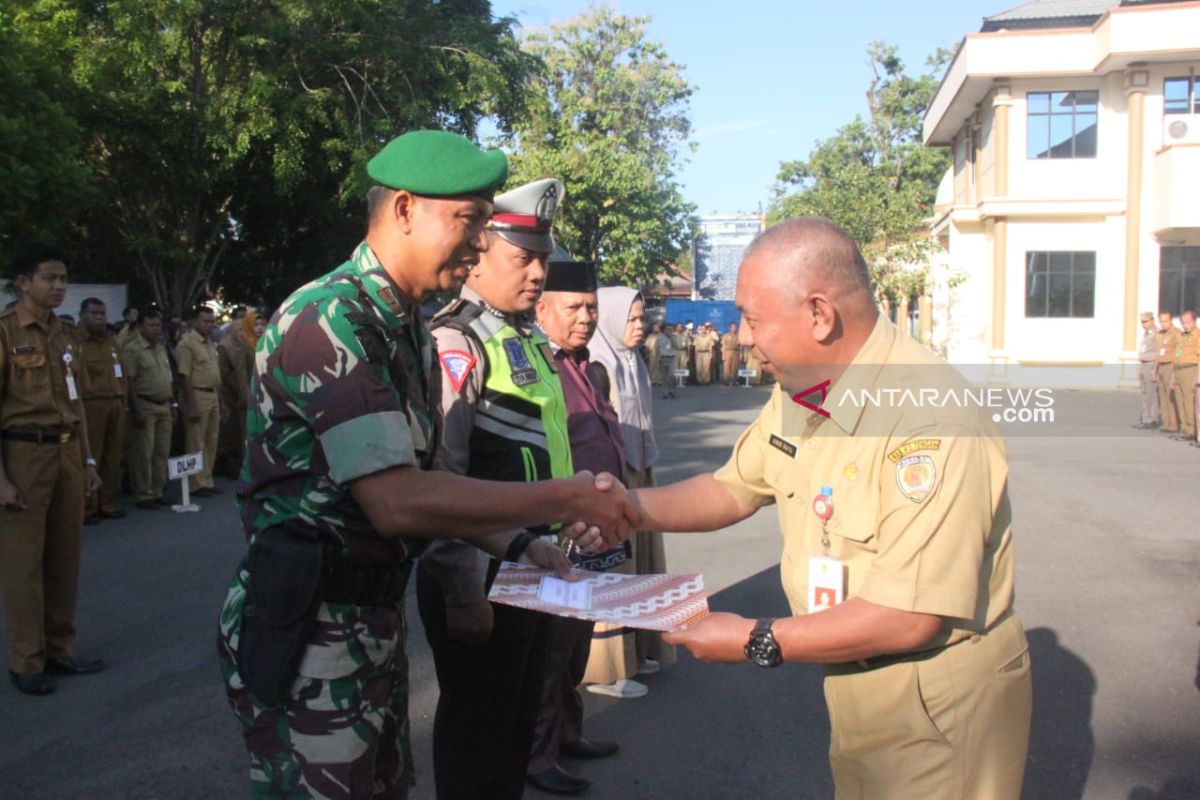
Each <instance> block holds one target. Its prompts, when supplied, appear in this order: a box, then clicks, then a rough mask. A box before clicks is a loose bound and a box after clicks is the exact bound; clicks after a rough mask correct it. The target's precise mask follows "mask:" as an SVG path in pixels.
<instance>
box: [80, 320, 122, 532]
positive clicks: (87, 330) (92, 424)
mask: <svg viewBox="0 0 1200 800" xmlns="http://www.w3.org/2000/svg"><path fill="white" fill-rule="evenodd" d="M79 322H80V326H79V330H78V337H77V345H78V353H79V361H80V364H81V367H82V371H83V372H85V373H87V383H88V388H87V389H86V390H84V392H83V407H84V410H85V411H86V413H87V426H88V443H89V444H90V445H91V447H92V455H93V456H94V457H95V459H96V462H97V471H98V472H99V474H100V480H101V481H103V483H104V485H103V486H102V487H101V489H100V491H99V492H93V493H92V494H90V495H88V498H87V505H86V509H85V515H84V518H83V524H84V525H91V524H93V523H96V522H99V521H100V519H101V518H105V519H119V518H121V517H123V516H125V512H124V511H121V510H120V509H119V508H117V490H118V489H120V487H121V456H122V454H123V453H124V452H125V394H126V388H125V373H124V369H123V367H122V366H121V357H120V356H119V355H118V354H117V342H116V339H115V337H114V336H113V334H112V333H111V332H110V331H109V329H108V309H107V308H106V307H105V305H104V302H103V301H102V300H97V299H96V298H95V297H89V298H87V299H86V300H84V301H83V303H82V305H80V307H79Z"/></svg>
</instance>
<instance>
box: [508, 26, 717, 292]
mask: <svg viewBox="0 0 1200 800" xmlns="http://www.w3.org/2000/svg"><path fill="white" fill-rule="evenodd" d="M648 22H649V18H647V17H626V16H621V15H619V14H616V13H615V12H614V11H612V10H611V9H609V8H606V7H600V8H595V7H594V8H591V9H589V10H588V11H587V12H585V13H584V14H582V15H580V16H579V17H576V18H575V19H572V20H570V21H568V22H565V23H562V24H557V25H554V26H553V27H551V28H550V30H549V31H544V32H535V33H533V34H530V35H529V36H528V37H527V38H526V39H525V41H524V46H525V48H526V50H527V51H528V52H529V53H531V54H533V55H535V56H537V57H538V58H539V59H540V60H541V61H542V62H543V63H544V67H543V68H542V69H541V71H540V72H539V73H538V75H537V77H536V78H535V80H534V95H533V98H532V99H531V100H530V107H529V113H528V114H527V115H526V116H523V117H520V118H518V119H516V120H515V121H514V124H513V135H512V136H511V137H510V138H509V140H508V141H509V144H510V146H511V147H512V148H513V150H514V157H513V167H514V168H513V177H512V178H510V181H509V182H510V185H513V184H517V183H520V182H524V181H529V180H535V179H537V178H543V177H549V176H553V177H556V178H558V179H560V180H562V181H563V183H565V184H566V186H567V198H566V202H565V203H564V204H563V208H562V210H561V211H560V212H559V213H560V218H559V220H558V222H557V223H556V227H555V230H556V232H557V236H558V238H559V239H560V240H561V242H562V243H563V244H564V245H565V246H566V247H567V248H568V249H569V250H571V251H572V252H573V253H574V254H575V255H576V257H578V258H585V259H589V260H593V261H595V262H596V263H597V266H598V269H599V272H600V276H601V277H602V278H604V279H606V280H613V281H620V282H623V283H629V284H635V285H636V284H639V283H643V282H650V281H653V280H654V278H655V276H656V275H657V274H658V273H660V272H661V271H662V270H664V269H666V268H668V265H669V264H670V263H671V262H673V261H675V260H676V259H677V258H678V257H679V255H680V253H682V252H685V251H686V250H687V248H688V246H689V243H690V242H691V239H692V237H693V234H694V231H695V229H696V224H697V223H696V220H695V216H694V215H695V210H696V209H695V206H693V205H692V204H690V203H688V202H686V201H685V200H684V199H683V196H682V193H681V191H680V187H679V184H678V182H677V181H676V179H675V176H676V170H677V168H678V166H679V163H680V159H681V158H682V151H684V150H685V149H687V140H688V136H689V135H690V131H691V123H690V121H689V120H688V117H687V112H688V102H689V98H690V97H691V94H692V91H693V87H692V86H691V85H690V84H689V83H688V82H687V80H686V79H685V78H684V75H683V68H682V67H681V66H680V65H678V64H676V63H674V62H672V61H671V60H670V58H669V57H668V56H667V53H666V51H665V49H664V48H663V46H662V45H661V44H660V43H658V42H654V41H650V40H648V39H647V38H646V33H645V26H646V24H647V23H648Z"/></svg>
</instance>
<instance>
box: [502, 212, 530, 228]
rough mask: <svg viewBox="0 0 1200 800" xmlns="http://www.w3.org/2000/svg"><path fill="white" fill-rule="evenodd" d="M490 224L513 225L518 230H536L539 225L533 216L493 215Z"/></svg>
mask: <svg viewBox="0 0 1200 800" xmlns="http://www.w3.org/2000/svg"><path fill="white" fill-rule="evenodd" d="M492 222H494V223H497V224H499V225H515V226H517V227H519V228H538V227H541V223H540V222H539V221H538V218H537V217H535V216H534V215H533V214H493V215H492Z"/></svg>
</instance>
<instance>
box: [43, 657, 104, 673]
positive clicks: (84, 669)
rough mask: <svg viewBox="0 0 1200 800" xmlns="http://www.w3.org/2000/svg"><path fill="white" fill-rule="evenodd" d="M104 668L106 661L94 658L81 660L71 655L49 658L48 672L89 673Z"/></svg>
mask: <svg viewBox="0 0 1200 800" xmlns="http://www.w3.org/2000/svg"><path fill="white" fill-rule="evenodd" d="M102 669H104V661H103V660H101V659H99V658H93V659H91V660H90V661H80V660H78V659H74V658H71V657H69V656H68V657H66V658H47V659H46V672H48V673H50V674H51V675H89V674H91V673H93V672H99V671H100V670H102Z"/></svg>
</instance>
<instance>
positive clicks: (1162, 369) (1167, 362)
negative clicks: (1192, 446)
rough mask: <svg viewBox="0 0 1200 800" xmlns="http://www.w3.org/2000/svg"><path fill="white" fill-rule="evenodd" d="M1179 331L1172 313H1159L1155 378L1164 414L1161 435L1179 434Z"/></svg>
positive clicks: (1159, 405)
mask: <svg viewBox="0 0 1200 800" xmlns="http://www.w3.org/2000/svg"><path fill="white" fill-rule="evenodd" d="M1178 338H1179V329H1178V328H1176V327H1175V324H1174V322H1173V320H1172V319H1171V312H1170V311H1160V312H1158V357H1157V359H1156V360H1155V364H1156V366H1155V378H1156V382H1157V383H1158V407H1159V409H1160V410H1161V412H1162V427H1160V428H1159V429H1158V430H1159V432H1161V433H1179V406H1178V401H1179V396H1178V392H1177V390H1176V389H1175V345H1176V342H1177V340H1178Z"/></svg>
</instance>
